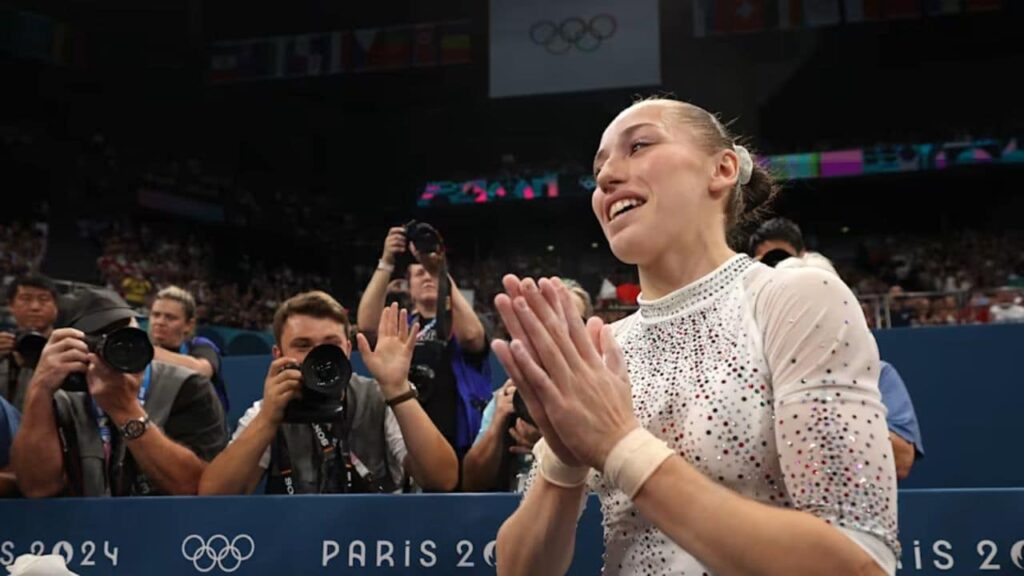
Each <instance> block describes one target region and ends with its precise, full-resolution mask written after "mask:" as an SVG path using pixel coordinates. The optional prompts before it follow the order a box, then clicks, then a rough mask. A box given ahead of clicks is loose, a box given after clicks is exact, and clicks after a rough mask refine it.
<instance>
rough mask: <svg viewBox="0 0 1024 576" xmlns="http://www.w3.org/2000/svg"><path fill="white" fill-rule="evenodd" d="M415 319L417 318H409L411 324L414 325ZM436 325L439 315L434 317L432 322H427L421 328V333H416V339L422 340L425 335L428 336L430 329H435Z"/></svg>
mask: <svg viewBox="0 0 1024 576" xmlns="http://www.w3.org/2000/svg"><path fill="white" fill-rule="evenodd" d="M415 321H416V319H415V318H409V325H410V326H412V324H413V322H415ZM436 325H437V317H434V318H433V319H431V320H430V322H427V323H426V324H425V325H424V326H423V327H422V328H420V333H419V334H417V335H416V339H417V340H422V339H423V337H424V336H426V335H427V333H428V332H429V331H431V330H433V329H434V327H435V326H436Z"/></svg>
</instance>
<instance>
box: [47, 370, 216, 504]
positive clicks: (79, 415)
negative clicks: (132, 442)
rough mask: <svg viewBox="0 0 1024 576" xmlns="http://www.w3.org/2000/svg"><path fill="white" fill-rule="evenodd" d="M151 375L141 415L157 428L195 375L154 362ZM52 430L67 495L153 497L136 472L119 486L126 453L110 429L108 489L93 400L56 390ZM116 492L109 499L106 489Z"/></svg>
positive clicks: (145, 480) (146, 481) (151, 488)
mask: <svg viewBox="0 0 1024 576" xmlns="http://www.w3.org/2000/svg"><path fill="white" fill-rule="evenodd" d="M152 366H153V375H152V380H151V383H150V386H149V390H148V391H147V392H146V414H149V418H150V420H151V421H152V423H153V424H156V425H157V426H160V427H161V428H162V427H164V426H165V425H166V424H167V419H168V418H169V417H170V415H171V408H172V407H173V406H174V400H175V398H177V397H178V392H179V391H180V390H181V386H182V385H183V384H184V383H185V381H186V380H188V379H189V378H191V377H193V376H197V373H196V372H193V371H192V370H189V369H187V368H182V367H180V366H174V365H172V364H164V363H163V362H153V364H152ZM53 403H54V408H55V409H56V416H57V426H58V427H59V428H60V433H61V434H62V436H63V438H62V443H64V446H65V450H64V469H65V471H66V472H67V477H68V486H67V489H66V490H65V495H67V496H111V495H114V496H127V495H132V496H144V495H151V494H158V492H157V491H156V489H155V488H154V487H152V486H151V485H150V484H149V481H148V479H146V478H145V476H144V475H143V474H141V473H139V474H138V475H137V477H136V478H134V479H133V480H134V481H133V483H132V485H131V486H123V487H120V488H119V487H118V486H117V484H118V479H120V478H121V477H122V475H123V473H124V464H125V457H126V455H127V453H128V450H127V446H125V443H124V441H123V439H121V441H120V442H118V441H117V440H118V439H119V438H118V437H119V436H120V434H119V433H118V432H116V431H114V430H112V432H113V434H114V436H115V441H114V443H113V447H112V448H113V453H112V454H111V457H110V458H111V465H110V478H111V484H112V486H108V485H107V481H106V478H107V475H106V471H105V470H104V466H105V461H104V457H103V439H102V438H100V429H99V425H98V424H97V423H96V416H95V413H94V412H93V408H92V401H91V400H90V399H89V396H88V394H86V393H85V392H66V391H64V390H58V391H57V392H56V393H55V394H54V395H53ZM112 488H114V489H117V492H118V493H116V494H111V489H112Z"/></svg>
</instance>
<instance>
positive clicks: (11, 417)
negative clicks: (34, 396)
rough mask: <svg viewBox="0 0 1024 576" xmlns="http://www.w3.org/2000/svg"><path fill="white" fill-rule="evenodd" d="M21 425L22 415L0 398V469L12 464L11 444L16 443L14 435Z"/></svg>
mask: <svg viewBox="0 0 1024 576" xmlns="http://www.w3.org/2000/svg"><path fill="white" fill-rule="evenodd" d="M20 424H21V415H20V414H18V409H17V408H15V407H14V406H11V405H10V403H8V402H7V400H4V398H3V397H2V396H0V468H5V467H7V465H8V464H10V463H11V443H12V442H14V435H15V434H17V433H18V426H19V425H20Z"/></svg>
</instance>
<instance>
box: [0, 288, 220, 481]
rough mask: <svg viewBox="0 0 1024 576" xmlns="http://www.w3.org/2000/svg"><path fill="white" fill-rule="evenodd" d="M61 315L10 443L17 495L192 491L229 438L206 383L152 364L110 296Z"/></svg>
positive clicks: (143, 339)
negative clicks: (12, 441) (19, 424)
mask: <svg viewBox="0 0 1024 576" xmlns="http://www.w3.org/2000/svg"><path fill="white" fill-rule="evenodd" d="M60 310H61V315H62V316H61V317H62V321H61V322H60V326H62V327H61V328H59V329H57V330H54V331H53V333H52V334H51V335H50V338H49V341H48V342H47V344H46V346H45V348H43V352H42V355H41V357H40V359H39V364H38V366H37V367H36V371H35V374H34V375H33V377H32V381H31V383H30V384H29V387H28V392H27V394H26V396H25V410H24V414H23V416H22V422H21V428H20V429H19V430H18V434H17V436H16V437H15V440H14V447H13V452H12V457H11V460H12V463H13V467H14V472H15V473H16V475H17V480H18V487H19V488H20V489H21V491H22V493H23V494H24V495H25V496H28V497H30V498H40V497H48V496H56V495H70V496H144V495H166V494H175V495H177V494H195V493H196V491H197V489H198V486H199V479H200V477H201V476H202V473H203V469H204V468H205V467H206V463H207V462H208V461H209V460H210V459H212V458H213V457H214V456H216V455H217V453H218V452H220V451H221V450H222V449H223V447H224V445H225V443H226V441H227V434H226V429H225V426H224V411H223V409H222V408H221V405H220V402H219V401H218V399H217V395H216V393H215V392H214V390H213V386H212V385H211V384H210V381H209V379H207V378H205V377H203V376H201V375H200V374H197V373H195V372H193V371H191V370H187V369H185V368H181V367H179V366H173V365H170V364H164V363H162V362H153V361H152V359H153V346H152V344H150V342H149V337H148V336H147V335H146V333H145V332H143V331H142V330H139V329H138V328H137V327H136V324H135V318H134V312H133V310H132V309H131V308H130V307H129V306H128V304H127V303H126V302H125V301H124V300H123V299H122V298H121V297H120V296H119V295H117V294H116V293H114V292H111V291H110V290H103V289H86V290H82V291H80V292H76V293H74V294H71V295H68V296H65V297H64V298H62V299H61V302H60Z"/></svg>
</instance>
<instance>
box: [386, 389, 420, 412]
mask: <svg viewBox="0 0 1024 576" xmlns="http://www.w3.org/2000/svg"><path fill="white" fill-rule="evenodd" d="M419 395H420V393H419V392H417V391H416V389H415V388H413V387H410V388H409V389H408V390H406V391H405V392H403V393H401V394H399V395H398V396H395V397H394V398H391V399H390V400H385V402H384V403H385V404H387V405H388V406H389V407H391V408H394V407H395V406H398V405H399V404H401V403H402V402H405V401H406V400H412V399H413V398H418V397H419Z"/></svg>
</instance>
